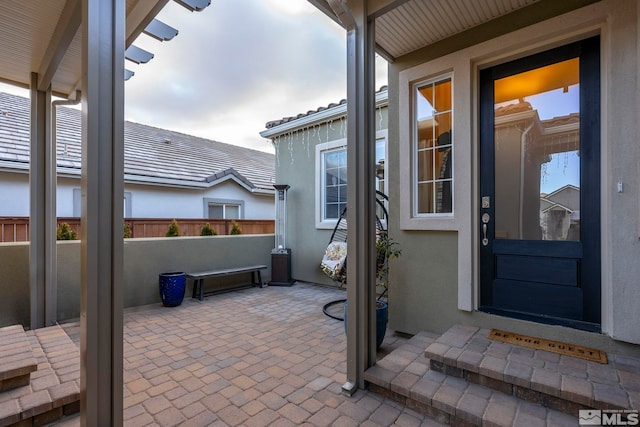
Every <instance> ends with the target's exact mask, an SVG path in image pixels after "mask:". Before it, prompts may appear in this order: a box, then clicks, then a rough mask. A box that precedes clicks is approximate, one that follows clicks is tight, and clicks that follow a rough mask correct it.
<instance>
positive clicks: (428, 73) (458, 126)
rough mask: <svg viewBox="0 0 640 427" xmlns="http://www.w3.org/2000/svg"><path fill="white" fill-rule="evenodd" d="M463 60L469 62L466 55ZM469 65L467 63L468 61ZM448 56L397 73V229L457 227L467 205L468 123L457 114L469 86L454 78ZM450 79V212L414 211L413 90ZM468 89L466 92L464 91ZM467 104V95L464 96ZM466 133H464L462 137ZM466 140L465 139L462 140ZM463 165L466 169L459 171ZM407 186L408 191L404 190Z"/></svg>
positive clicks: (463, 111)
mask: <svg viewBox="0 0 640 427" xmlns="http://www.w3.org/2000/svg"><path fill="white" fill-rule="evenodd" d="M466 63H467V64H469V61H468V59H467V60H466ZM467 66H468V67H470V64H469V65H467ZM460 67H461V65H455V64H453V63H452V62H451V61H450V58H448V57H444V58H440V59H437V60H434V61H432V62H428V63H425V64H421V65H419V66H417V67H414V68H411V69H409V70H405V71H402V72H401V73H400V93H399V101H400V117H406V119H405V120H406V121H405V122H404V124H403V123H402V122H401V124H400V129H399V136H400V138H399V147H400V159H399V160H400V173H399V178H400V189H401V191H400V194H399V196H400V229H402V230H444V231H459V230H460V224H461V222H462V221H463V220H464V218H463V217H464V216H465V215H464V214H463V212H464V211H465V210H466V209H470V204H469V203H468V200H467V199H468V197H469V195H470V193H469V191H470V185H471V176H470V175H471V173H470V164H471V163H470V162H471V158H470V150H469V141H470V140H471V137H470V135H469V132H470V128H469V126H468V125H464V124H462V123H458V122H457V121H456V117H466V115H465V114H466V113H468V112H469V108H468V107H467V106H465V105H464V104H465V101H464V100H465V98H464V94H465V92H464V91H465V90H469V86H468V85H466V84H465V83H466V82H459V81H458V79H456V73H455V72H454V69H456V70H457V69H461V68H460ZM448 79H450V80H451V97H452V99H451V103H452V110H451V116H452V125H451V132H452V141H451V143H452V155H453V158H452V170H451V178H452V181H451V183H452V185H451V198H452V204H451V206H452V209H451V210H452V212H447V213H427V214H418V213H417V188H416V187H417V179H416V178H417V155H416V154H417V151H416V149H417V143H418V141H417V121H416V114H417V112H416V105H415V104H416V99H415V90H417V88H418V87H420V86H424V85H426V84H430V83H437V82H439V81H443V80H448ZM467 93H468V92H467ZM466 99H467V104H468V96H467V98H466ZM465 135H466V137H465ZM464 141H467V143H464ZM464 167H466V168H467V169H466V170H467V171H468V172H467V173H459V172H460V171H463V169H462V168H464ZM407 190H408V191H407Z"/></svg>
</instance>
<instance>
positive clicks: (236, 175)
mask: <svg viewBox="0 0 640 427" xmlns="http://www.w3.org/2000/svg"><path fill="white" fill-rule="evenodd" d="M29 114H30V102H29V100H28V99H26V98H22V97H19V96H15V95H9V94H6V93H0V167H1V168H5V169H14V170H15V169H22V170H25V169H28V167H29V145H30V140H29V135H30V121H29ZM81 114H82V112H81V111H79V110H76V109H72V108H66V107H58V108H57V114H56V116H57V127H58V133H57V138H58V141H57V142H58V144H57V145H58V150H57V152H58V173H60V174H68V175H72V176H73V175H75V176H79V175H80V169H81V163H82V159H81V152H80V149H81ZM124 170H125V180H126V181H127V182H139V183H147V184H155V185H167V186H179V187H196V188H197V187H211V186H213V185H215V184H217V183H220V182H222V181H226V180H233V181H235V182H237V183H238V184H239V185H241V186H243V187H245V188H246V189H247V190H248V191H252V192H262V193H265V192H266V193H269V194H272V193H273V192H274V189H273V182H275V181H274V180H275V156H274V155H273V154H270V153H265V152H262V151H257V150H251V149H248V148H244V147H238V146H235V145H230V144H224V143H222V142H217V141H212V140H208V139H204V138H199V137H195V136H191V135H185V134H183V133H179V132H173V131H170V130H166V129H159V128H155V127H152V126H146V125H142V124H139V123H133V122H125V129H124Z"/></svg>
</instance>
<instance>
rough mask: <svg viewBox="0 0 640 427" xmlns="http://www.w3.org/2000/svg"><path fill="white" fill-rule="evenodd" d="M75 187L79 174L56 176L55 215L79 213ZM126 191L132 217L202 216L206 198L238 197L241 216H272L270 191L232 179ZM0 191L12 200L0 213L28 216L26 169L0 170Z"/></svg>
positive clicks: (131, 186)
mask: <svg viewBox="0 0 640 427" xmlns="http://www.w3.org/2000/svg"><path fill="white" fill-rule="evenodd" d="M74 190H75V191H76V192H78V191H79V190H80V179H79V178H78V179H75V178H66V177H60V178H58V186H57V192H56V198H57V203H56V214H57V215H58V216H61V217H73V216H80V215H79V210H80V200H79V199H78V200H75V199H74ZM125 192H128V193H130V196H131V197H130V199H129V200H130V202H131V206H130V208H131V214H130V215H127V216H130V217H132V218H205V217H206V215H205V211H204V205H203V203H204V199H205V198H206V199H215V200H226V201H229V202H230V201H237V202H240V201H241V202H242V203H243V206H244V212H243V214H244V216H243V218H242V219H274V218H275V208H274V201H273V194H263V195H258V194H252V193H250V192H249V191H247V190H246V189H245V188H243V187H241V186H240V185H238V184H237V183H236V182H233V181H227V182H223V183H220V184H217V185H215V186H214V187H210V188H202V189H197V188H174V187H165V186H157V185H143V184H132V183H125ZM0 195H1V197H0V198H2V199H3V200H11V203H4V204H0V216H29V174H28V173H23V172H16V173H13V172H0ZM5 197H6V198H5ZM127 213H129V211H128V210H127Z"/></svg>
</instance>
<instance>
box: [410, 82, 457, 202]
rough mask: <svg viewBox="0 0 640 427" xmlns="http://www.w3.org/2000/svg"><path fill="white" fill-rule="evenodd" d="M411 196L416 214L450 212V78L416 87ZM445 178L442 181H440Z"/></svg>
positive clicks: (451, 112)
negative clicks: (413, 196)
mask: <svg viewBox="0 0 640 427" xmlns="http://www.w3.org/2000/svg"><path fill="white" fill-rule="evenodd" d="M415 109H416V111H415V113H414V114H415V120H416V127H415V129H416V136H415V137H416V140H415V143H414V144H415V145H414V147H415V148H414V150H415V151H414V153H413V156H414V167H415V175H414V177H415V182H414V184H413V185H414V192H415V194H416V197H415V198H414V200H415V202H416V203H417V206H416V207H415V211H416V213H417V214H430V213H451V212H453V205H452V203H451V201H452V192H453V173H452V171H453V169H452V167H453V152H452V150H453V137H452V129H453V98H452V84H451V79H445V80H441V81H437V82H433V83H428V84H424V85H420V86H418V87H417V89H416V104H415ZM444 180H446V181H444Z"/></svg>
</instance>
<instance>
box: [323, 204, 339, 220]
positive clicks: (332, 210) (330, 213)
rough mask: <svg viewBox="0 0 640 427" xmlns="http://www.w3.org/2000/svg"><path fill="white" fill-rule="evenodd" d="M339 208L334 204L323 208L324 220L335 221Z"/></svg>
mask: <svg viewBox="0 0 640 427" xmlns="http://www.w3.org/2000/svg"><path fill="white" fill-rule="evenodd" d="M338 210H339V206H338V205H337V204H336V203H327V204H326V205H325V208H324V217H325V218H326V219H337V218H338V216H339V215H340V214H339V212H338Z"/></svg>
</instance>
